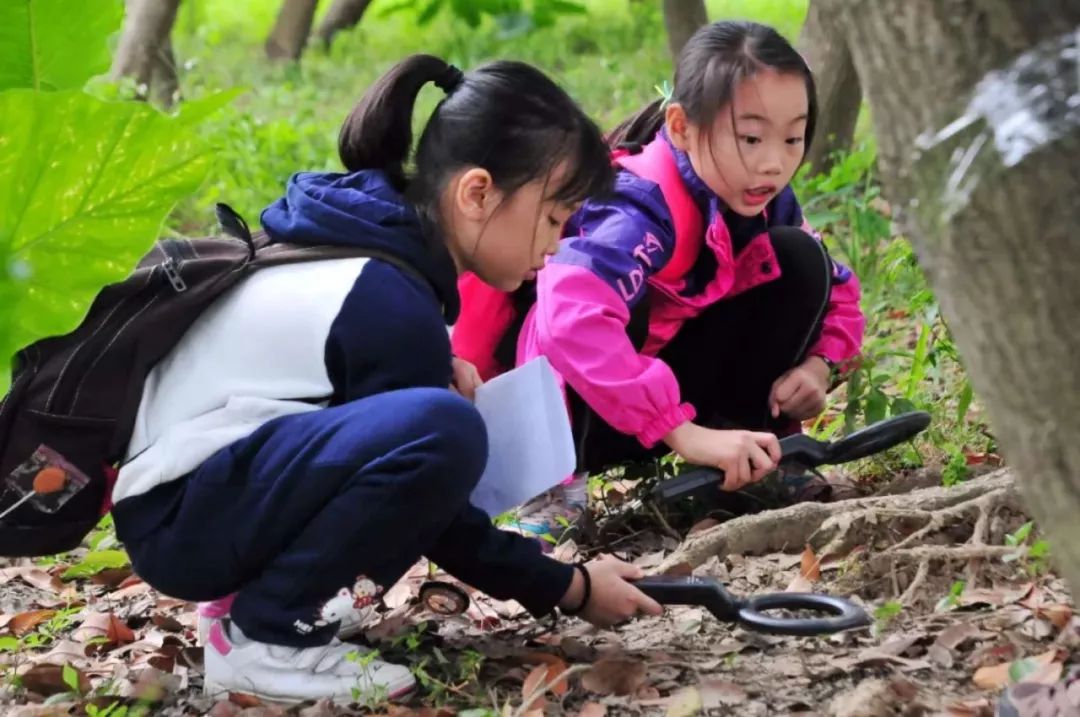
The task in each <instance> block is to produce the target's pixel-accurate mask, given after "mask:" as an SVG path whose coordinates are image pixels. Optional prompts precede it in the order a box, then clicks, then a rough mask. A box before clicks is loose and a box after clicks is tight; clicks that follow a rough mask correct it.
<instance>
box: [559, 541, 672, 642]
mask: <svg viewBox="0 0 1080 717" xmlns="http://www.w3.org/2000/svg"><path fill="white" fill-rule="evenodd" d="M585 569H586V570H588V571H589V580H590V582H591V583H592V591H591V593H590V595H589V603H588V605H586V606H585V609H584V610H582V611H581V612H580V613H579V614H578V617H580V618H581V619H582V620H587V621H589V622H591V623H592V624H593V625H596V626H597V627H610V626H612V625H615V624H618V623H620V622H625V621H626V620H629V619H630V618H632V617H636V616H637V615H639V614H642V613H644V614H646V615H659V614H660V613H662V612H663V611H664V609H663V608H662V607H660V604H659V603H658V602H656V601H655V600H653V599H652V598H651V597H649V596H648V595H646V594H645V593H643V592H641V591H640V590H638V589H637V588H635V587H634V585H633V583H631V582H629V581H631V580H638V579H640V578H643V577H645V572H644V571H643V570H642V569H641V568H639V567H638V566H636V565H631V564H629V563H624V562H623V561H621V560H619V559H618V558H613V557H611V556H610V555H601V556H600V557H599V558H597V559H596V560H592V561H590V562H588V563H586V565H585ZM584 590H585V581H584V579H583V578H582V577H581V573H580V572H578V571H577V570H575V571H574V581H573V582H572V583H570V588H569V589H568V590H567V591H566V594H565V595H563V599H562V600H560V601H559V607H563V608H568V609H576V608H578V607H579V606H580V605H581V599H582V597H583V596H584Z"/></svg>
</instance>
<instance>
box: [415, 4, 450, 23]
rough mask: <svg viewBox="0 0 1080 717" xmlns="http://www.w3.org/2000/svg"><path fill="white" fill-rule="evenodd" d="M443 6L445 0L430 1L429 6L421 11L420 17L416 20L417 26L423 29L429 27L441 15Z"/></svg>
mask: <svg viewBox="0 0 1080 717" xmlns="http://www.w3.org/2000/svg"><path fill="white" fill-rule="evenodd" d="M442 5H443V0H428V4H427V5H426V6H425V7H424V9H423V10H421V11H420V15H419V16H418V17H417V18H416V24H417V25H419V26H421V27H423V26H424V25H427V24H428V23H429V22H431V21H432V19H434V17H435V16H436V15H438V14H439V10H440V9H442Z"/></svg>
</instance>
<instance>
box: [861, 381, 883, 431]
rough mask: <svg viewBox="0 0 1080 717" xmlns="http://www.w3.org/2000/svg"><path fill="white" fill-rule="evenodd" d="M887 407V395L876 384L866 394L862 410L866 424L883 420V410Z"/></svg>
mask: <svg viewBox="0 0 1080 717" xmlns="http://www.w3.org/2000/svg"><path fill="white" fill-rule="evenodd" d="M888 408H889V397H888V396H886V395H885V393H884V392H883V391H882V390H881V389H879V388H877V387H876V386H875V387H874V388H872V389H870V391H869V393H867V394H866V403H865V405H864V407H863V411H864V413H865V416H866V425H868V426H869V425H870V424H872V423H877V422H878V421H881V420H884V418H885V412H886V411H887V410H888Z"/></svg>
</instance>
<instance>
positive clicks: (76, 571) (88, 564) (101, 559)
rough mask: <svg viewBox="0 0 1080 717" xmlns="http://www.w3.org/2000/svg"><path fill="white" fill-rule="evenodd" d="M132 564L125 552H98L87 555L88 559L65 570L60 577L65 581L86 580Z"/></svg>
mask: <svg viewBox="0 0 1080 717" xmlns="http://www.w3.org/2000/svg"><path fill="white" fill-rule="evenodd" d="M130 563H131V560H130V559H129V558H128V555H127V553H125V552H124V551H123V550H98V551H94V552H90V553H87V554H86V557H84V558H83V559H82V560H80V561H79V562H78V563H77V564H75V565H72V566H71V567H70V568H68V569H67V570H65V571H64V574H63V575H62V576H60V577H61V579H63V580H70V579H72V578H85V577H88V576H90V575H97V574H98V573H100V572H101V571H102V570H107V569H109V568H123V567H127V566H128V565H129V564H130Z"/></svg>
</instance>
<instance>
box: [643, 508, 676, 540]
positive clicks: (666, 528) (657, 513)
mask: <svg viewBox="0 0 1080 717" xmlns="http://www.w3.org/2000/svg"><path fill="white" fill-rule="evenodd" d="M649 509H650V510H652V514H653V515H655V516H656V519H657V520H659V521H660V525H661V526H662V527H663V528H664V532H665V533H667V534H668V535H669V536H671V537H672V538H674V539H675V540H679V541H681V540H682V539H683V538H682V536H681V535H679V533H678V532H677V531H676V530H675V529H674V528H672V527H671V525H670V524H669V523H668V522H667V519H666V518H664V515H663V513H661V512H660V509H659V508H657V507H656V503H649Z"/></svg>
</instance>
